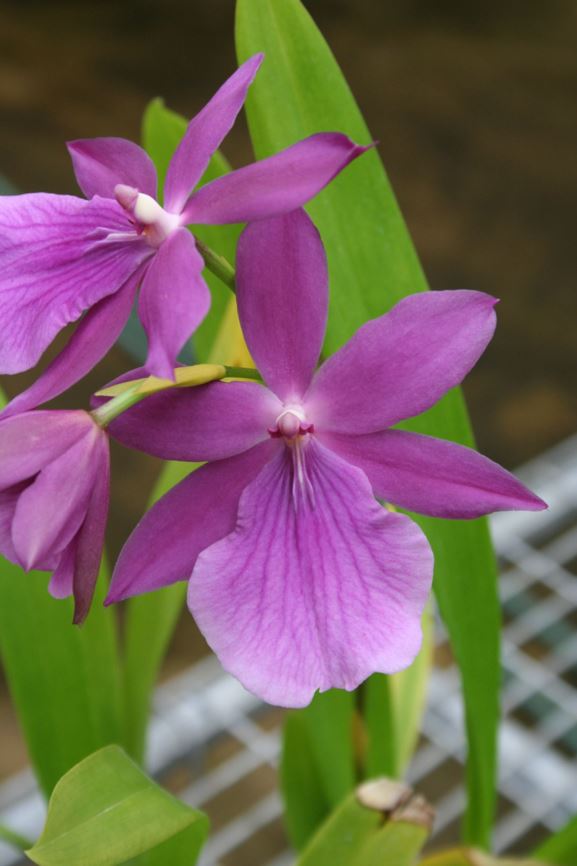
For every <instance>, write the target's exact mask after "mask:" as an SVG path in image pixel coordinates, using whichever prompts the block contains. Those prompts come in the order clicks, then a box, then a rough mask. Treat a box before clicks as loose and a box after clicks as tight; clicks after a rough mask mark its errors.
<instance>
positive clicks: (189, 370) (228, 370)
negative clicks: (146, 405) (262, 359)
mask: <svg viewBox="0 0 577 866" xmlns="http://www.w3.org/2000/svg"><path fill="white" fill-rule="evenodd" d="M220 379H251V380H253V381H257V382H262V378H261V376H260V373H259V372H258V370H255V369H254V368H252V367H226V366H225V365H224V364H195V365H193V366H191V367H177V368H176V370H175V371H174V380H171V379H159V378H157V377H156V376H147V377H146V378H144V379H136V380H135V381H133V382H122V383H119V384H117V385H112V386H111V387H110V388H104V389H103V390H102V391H98V392H97V395H96V396H100V397H110V398H111V399H109V400H108V401H107V402H106V403H103V404H102V405H101V406H98V408H97V409H93V410H92V413H91V414H92V417H93V418H94V420H95V421H96V423H97V424H98V425H99V426H100V427H108V425H109V424H110V422H111V421H114V419H115V418H118V416H119V415H121V414H122V413H123V412H126V410H127V409H130V408H131V407H132V406H135V405H136V404H137V403H140V402H141V400H145V399H146V398H147V397H150V396H152V394H158V393H160V392H161V391H169V390H171V389H173V388H194V387H198V386H199V385H207V384H209V383H210V382H217V381H219V380H220Z"/></svg>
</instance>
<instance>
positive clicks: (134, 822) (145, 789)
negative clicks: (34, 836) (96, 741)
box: [27, 746, 208, 866]
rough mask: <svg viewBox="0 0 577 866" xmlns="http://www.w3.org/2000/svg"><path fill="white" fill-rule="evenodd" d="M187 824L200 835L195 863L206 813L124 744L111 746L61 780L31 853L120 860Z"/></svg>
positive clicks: (85, 862) (83, 862)
mask: <svg viewBox="0 0 577 866" xmlns="http://www.w3.org/2000/svg"><path fill="white" fill-rule="evenodd" d="M187 828H194V834H195V836H196V845H193V846H192V848H191V859H190V860H189V863H190V864H192V863H194V860H195V858H196V853H197V851H198V847H199V846H200V845H201V844H202V842H203V841H204V839H205V837H206V833H207V829H208V822H207V819H206V816H205V815H203V814H202V813H201V812H197V811H196V810H195V809H191V808H190V807H189V806H185V804H184V803H181V802H180V801H179V800H177V799H175V798H174V797H172V796H171V795H170V794H169V793H168V792H167V791H165V790H163V789H162V788H161V787H159V786H158V785H157V784H156V783H155V782H153V781H152V780H151V779H149V778H148V776H146V775H145V774H144V773H143V772H142V770H140V769H139V768H138V767H137V765H136V764H134V763H133V762H132V761H131V759H130V758H129V757H128V756H127V755H126V754H125V753H124V752H123V751H122V749H119V748H118V747H117V746H108V747H107V748H105V749H101V750H100V751H98V752H96V753H95V754H93V755H90V757H88V758H85V759H84V761H82V762H81V763H80V764H77V765H76V766H75V767H74V768H73V769H72V770H70V771H69V772H68V773H67V774H66V775H65V776H64V777H63V778H62V779H61V780H60V781H59V782H58V784H57V785H56V787H55V789H54V793H53V795H52V797H51V799H50V804H49V807H48V817H47V819H46V826H45V828H44V832H43V833H42V836H41V837H40V839H39V840H38V842H37V843H36V845H34V847H33V848H32V849H30V850H29V851H27V854H28V856H29V857H30V859H31V860H32V861H33V862H34V863H38V864H39V866H117V864H120V863H125V862H126V861H127V860H129V859H130V858H133V857H135V856H137V855H139V854H141V853H142V852H145V851H149V850H150V849H152V848H154V847H156V846H157V845H159V844H161V843H164V842H166V840H168V839H170V838H171V837H172V836H175V835H176V834H179V833H182V832H183V831H184V830H186V829H187ZM157 862H160V861H157ZM165 862H166V861H165Z"/></svg>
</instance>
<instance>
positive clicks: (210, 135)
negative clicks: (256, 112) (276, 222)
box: [164, 54, 263, 213]
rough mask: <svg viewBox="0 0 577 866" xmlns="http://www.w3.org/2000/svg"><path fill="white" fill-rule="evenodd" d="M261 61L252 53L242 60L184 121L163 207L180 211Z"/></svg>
mask: <svg viewBox="0 0 577 866" xmlns="http://www.w3.org/2000/svg"><path fill="white" fill-rule="evenodd" d="M262 60H263V55H262V54H255V55H254V57H251V58H250V59H249V60H247V61H246V62H245V63H243V64H242V66H240V67H239V68H238V69H237V70H236V72H235V73H234V74H233V75H231V77H230V78H229V79H228V81H225V83H224V84H223V85H222V87H221V88H220V89H219V90H217V92H216V93H215V95H214V96H213V97H212V99H211V100H210V102H209V103H207V105H205V107H204V108H203V109H202V111H200V112H199V113H198V114H197V115H196V117H193V119H192V120H191V121H190V123H189V124H188V128H187V130H186V133H185V135H184V138H183V139H182V141H181V142H180V144H179V146H178V147H177V149H176V152H175V154H174V156H173V157H172V160H171V161H170V165H169V167H168V172H167V174H166V182H165V185H164V206H165V207H166V209H167V210H169V211H171V212H172V213H180V212H181V210H182V208H183V207H184V205H185V203H186V200H187V198H188V197H189V195H190V193H191V192H192V190H193V189H194V187H195V186H196V184H197V183H198V181H199V180H200V178H201V177H202V175H203V173H204V170H205V169H206V167H207V165H208V162H209V160H210V157H211V156H212V154H213V153H214V152H215V150H216V149H217V148H218V147H219V146H220V143H221V141H222V140H223V138H224V137H225V136H226V135H227V134H228V132H229V131H230V129H231V127H232V125H233V123H234V121H235V120H236V117H237V115H238V113H239V111H240V110H241V108H242V106H243V103H244V100H245V98H246V93H247V90H248V88H249V86H250V85H251V83H252V81H253V79H254V77H255V75H256V73H257V71H258V68H259V66H260V64H261V63H262Z"/></svg>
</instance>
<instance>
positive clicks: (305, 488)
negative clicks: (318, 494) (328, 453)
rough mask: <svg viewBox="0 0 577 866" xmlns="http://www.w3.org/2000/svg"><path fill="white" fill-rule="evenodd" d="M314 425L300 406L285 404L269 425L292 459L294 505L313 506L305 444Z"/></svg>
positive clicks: (273, 435)
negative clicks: (281, 439) (273, 421)
mask: <svg viewBox="0 0 577 866" xmlns="http://www.w3.org/2000/svg"><path fill="white" fill-rule="evenodd" d="M314 429H315V428H314V425H313V424H311V422H310V421H307V418H306V415H305V412H304V410H303V408H302V406H298V405H289V406H285V408H284V409H283V411H282V412H281V413H280V415H279V416H278V418H277V419H276V422H275V425H274V427H269V431H268V432H269V433H270V435H271V436H272V437H273V438H280V437H282V438H283V439H284V441H285V445H287V446H288V451H289V453H290V456H291V459H292V466H293V481H292V494H293V501H294V504H295V507H296V508H298V507H302V506H303V505H306V504H308V505H310V506H313V507H314V490H313V486H312V484H311V481H310V478H309V475H308V471H307V455H306V452H307V450H308V449H307V445H308V444H309V441H310V440H309V434H311V433H314Z"/></svg>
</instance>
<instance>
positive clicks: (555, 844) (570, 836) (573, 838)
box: [535, 816, 577, 866]
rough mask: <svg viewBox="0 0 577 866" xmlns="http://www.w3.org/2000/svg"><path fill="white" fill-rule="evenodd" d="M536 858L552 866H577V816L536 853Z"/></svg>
mask: <svg viewBox="0 0 577 866" xmlns="http://www.w3.org/2000/svg"><path fill="white" fill-rule="evenodd" d="M535 857H537V858H539V859H540V860H546V861H547V862H548V863H551V864H552V866H575V864H576V863H577V816H575V817H574V818H572V819H571V820H570V821H569V822H568V823H567V824H565V826H564V827H562V828H561V829H560V830H558V831H557V832H556V833H554V834H553V835H552V836H550V837H549V838H548V839H547V840H546V841H545V842H543V844H542V845H540V846H539V848H537V850H536V851H535Z"/></svg>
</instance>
